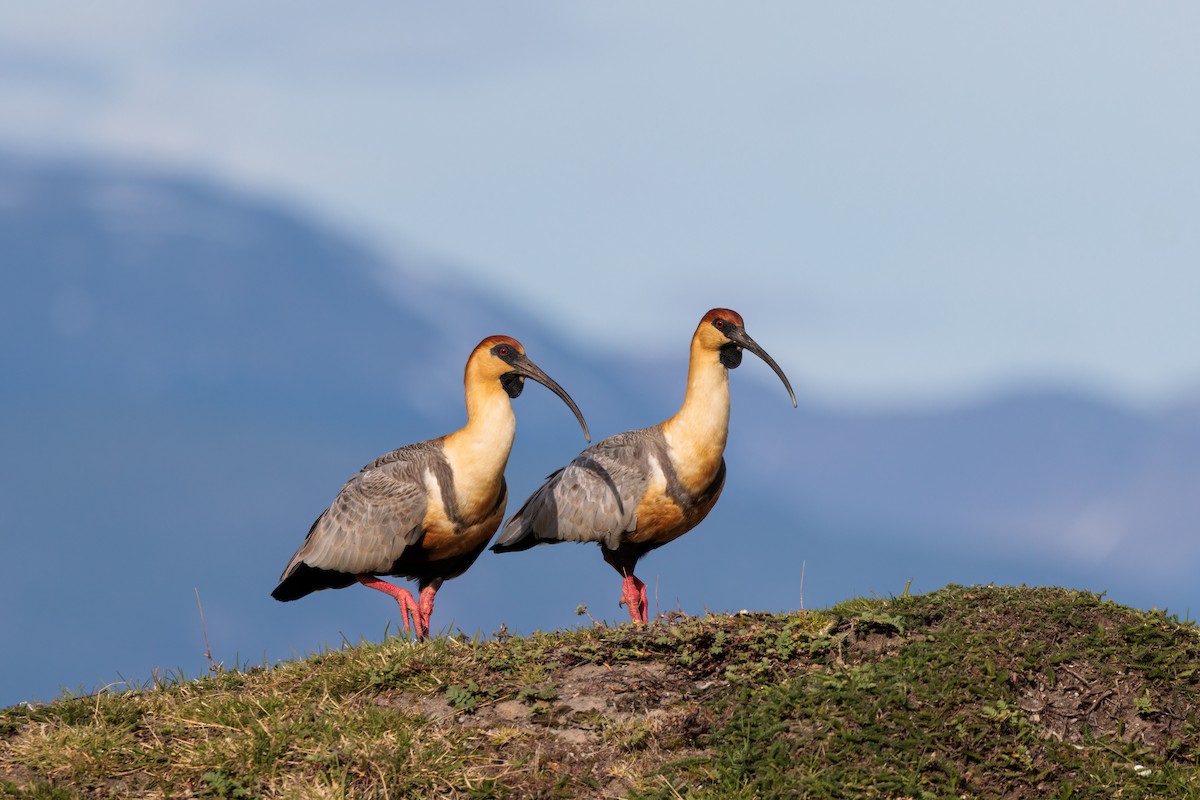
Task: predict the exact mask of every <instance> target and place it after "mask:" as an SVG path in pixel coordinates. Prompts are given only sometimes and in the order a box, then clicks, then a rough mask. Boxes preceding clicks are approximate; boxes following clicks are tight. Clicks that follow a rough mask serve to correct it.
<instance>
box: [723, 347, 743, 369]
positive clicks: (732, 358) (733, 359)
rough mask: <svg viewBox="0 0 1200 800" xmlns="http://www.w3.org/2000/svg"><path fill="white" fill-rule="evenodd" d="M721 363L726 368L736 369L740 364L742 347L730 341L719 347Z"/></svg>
mask: <svg viewBox="0 0 1200 800" xmlns="http://www.w3.org/2000/svg"><path fill="white" fill-rule="evenodd" d="M721 363H722V364H724V365H725V368H726V369H737V368H738V367H740V366H741V365H742V348H741V347H739V346H737V345H736V344H734V343H733V342H730V343H729V344H727V345H722V347H721Z"/></svg>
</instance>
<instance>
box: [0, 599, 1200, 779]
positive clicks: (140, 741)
mask: <svg viewBox="0 0 1200 800" xmlns="http://www.w3.org/2000/svg"><path fill="white" fill-rule="evenodd" d="M672 617H673V618H672V619H670V620H668V621H666V622H660V623H654V624H651V625H649V626H647V627H644V628H634V627H631V626H621V627H617V628H598V627H592V628H585V629H581V630H574V631H565V632H558V633H552V634H536V635H534V636H530V637H508V636H501V637H499V639H497V640H492V641H486V642H479V641H469V640H464V639H461V638H439V639H435V640H432V641H428V642H424V643H420V644H411V643H408V642H405V641H403V640H399V639H388V640H386V641H384V642H382V643H380V644H363V645H360V646H358V647H354V648H349V649H345V650H340V651H335V652H327V653H323V654H321V655H318V656H314V657H312V658H308V659H305V660H302V661H297V662H288V663H282V664H280V665H278V666H276V667H274V668H271V669H263V668H255V669H249V670H245V671H234V672H226V673H223V674H217V675H213V676H210V677H206V678H202V679H199V680H195V681H183V680H177V681H176V682H174V683H173V684H172V685H168V686H161V687H158V688H151V689H146V690H141V691H126V692H121V693H109V692H101V693H100V694H97V695H94V696H88V697H68V698H63V699H61V700H58V701H56V702H54V703H51V704H49V705H46V706H42V707H37V708H25V707H14V708H10V709H7V710H4V711H0V798H9V797H11V798H46V799H47V800H49V799H50V798H108V797H113V798H117V797H121V798H129V797H156V798H158V797H164V798H165V797H219V798H222V797H223V798H243V797H244V798H251V797H288V798H291V797H296V798H306V797H312V798H318V797H319V798H358V797H391V798H396V797H463V798H469V797H479V798H485V797H514V798H517V797H564V798H565V797H610V796H611V797H625V796H632V797H643V798H678V797H695V798H726V797H733V798H757V797H779V796H785V797H786V796H795V797H812V798H823V797H828V798H835V797H837V798H849V797H879V798H943V797H956V798H961V797H968V798H973V797H980V798H983V797H1007V798H1014V799H1015V798H1150V797H1188V796H1200V633H1198V631H1197V629H1196V627H1195V626H1194V625H1193V624H1191V623H1181V622H1180V621H1178V620H1177V619H1174V618H1172V617H1169V616H1167V615H1165V614H1161V613H1157V612H1153V613H1146V612H1140V611H1135V610H1132V609H1129V608H1126V607H1123V606H1119V605H1117V604H1115V603H1111V602H1108V601H1105V600H1103V599H1102V598H1101V597H1099V596H1097V595H1094V594H1090V593H1085V592H1072V591H1066V590H1061V589H1052V588H1051V589H1030V588H998V587H971V588H967V587H947V588H946V589H943V590H941V591H938V592H934V593H932V594H927V595H919V596H910V595H907V594H905V595H903V596H900V597H896V598H890V599H874V600H865V599H858V600H852V601H848V602H846V603H843V604H841V605H838V606H835V607H834V608H831V609H828V610H824V611H806V612H796V613H789V614H743V615H737V616H729V615H710V616H706V617H703V618H689V617H685V616H682V615H678V614H676V615H672Z"/></svg>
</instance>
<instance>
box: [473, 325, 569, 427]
mask: <svg viewBox="0 0 1200 800" xmlns="http://www.w3.org/2000/svg"><path fill="white" fill-rule="evenodd" d="M526 378H533V379H534V380H535V381H537V382H538V383H540V384H542V385H543V386H545V387H546V388H547V389H549V390H550V391H552V392H554V393H555V394H556V395H558V396H559V397H560V398H562V401H563V402H564V403H566V404H567V406H568V407H569V408H570V409H571V411H573V412H574V413H575V419H577V420H579V427H581V428H583V437H584V438H585V439H586V440H587V441H589V442H590V441H591V440H592V436H591V434H590V433H589V432H588V426H587V422H586V421H584V419H583V413H582V412H581V411H580V410H579V406H577V405H575V401H574V400H572V399H571V395H569V394H567V390H566V389H564V388H562V387H561V386H559V385H558V383H557V382H556V381H555V380H554V379H553V378H551V377H550V376H549V375H547V374H546V373H545V372H543V371H542V369H541V367H539V366H538V365H537V364H535V363H533V361H531V360H530V359H529V357H528V356H526V355H525V348H524V347H523V346H522V345H521V343H520V342H518V341H517V340H516V339H514V338H512V337H511V336H489V337H487V338H486V339H484V340H483V341H482V342H480V343H479V344H478V345H477V346H476V347H475V351H474V352H473V353H471V357H470V358H469V359H467V367H466V375H465V382H466V383H467V384H471V383H472V382H490V381H499V382H500V386H501V387H502V388H503V389H504V391H505V393H507V394H508V396H509V397H511V398H516V397H519V396H520V395H521V391H522V390H523V389H524V388H525V379H526Z"/></svg>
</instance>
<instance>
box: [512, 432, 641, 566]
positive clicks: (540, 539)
mask: <svg viewBox="0 0 1200 800" xmlns="http://www.w3.org/2000/svg"><path fill="white" fill-rule="evenodd" d="M657 433H658V430H657V428H656V427H655V428H645V429H642V430H636V431H629V432H627V433H620V434H617V435H616V436H612V437H609V438H608V439H604V440H603V441H600V442H597V443H596V444H594V445H592V446H591V447H589V448H588V449H587V450H584V451H583V452H582V453H580V454H579V455H578V456H576V457H575V459H574V460H572V461H571V463H570V464H567V466H565V467H563V468H562V469H560V470H559V471H558V472H555V473H554V474H553V475H551V476H550V477H549V479H548V480H547V481H546V482H545V483H544V484H542V485H541V487H539V488H538V490H537V491H535V492H534V493H533V494H532V495H531V496H530V498H529V499H528V500H526V501H525V505H524V506H522V507H521V510H520V511H518V512H517V513H515V514H513V515H512V517H511V518H510V519H509V520H508V522H506V523H504V527H503V528H502V529H501V531H500V536H499V538H498V539H497V540H496V544H495V545H494V546H493V547H492V549H493V550H495V551H496V552H498V553H503V552H507V551H514V550H526V549H528V548H530V547H533V546H534V545H537V544H542V543H551V542H602V543H604V545H605V546H606V547H609V548H616V547H617V545H618V544H619V543H620V540H621V536H622V534H624V533H626V532H628V531H632V530H633V529H634V528H635V527H636V526H637V514H636V512H637V506H638V502H639V501H640V500H641V497H642V495H643V494H644V493H645V491H646V485H647V483H648V482H649V480H650V470H651V463H650V459H651V456H652V454H654V451H655V449H656V448H654V447H653V443H654V437H655V435H656V434H657Z"/></svg>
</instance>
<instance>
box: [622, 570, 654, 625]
mask: <svg viewBox="0 0 1200 800" xmlns="http://www.w3.org/2000/svg"><path fill="white" fill-rule="evenodd" d="M619 605H623V606H625V607H626V608H628V609H629V619H630V621H632V622H641V623H646V622H649V619H648V618H647V615H646V607H647V603H646V584H644V583H642V582H641V581H640V580H638V579H637V577H636V576H634V575H626V576H625V583H624V584H623V585H622V587H621V602H620V604H619Z"/></svg>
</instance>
